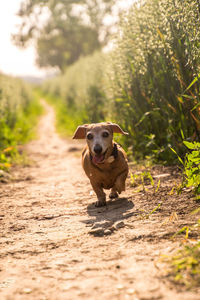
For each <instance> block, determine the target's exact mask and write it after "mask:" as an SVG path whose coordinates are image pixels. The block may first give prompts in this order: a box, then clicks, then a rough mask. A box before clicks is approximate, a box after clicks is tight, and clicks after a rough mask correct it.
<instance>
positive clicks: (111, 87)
mask: <svg viewBox="0 0 200 300" xmlns="http://www.w3.org/2000/svg"><path fill="white" fill-rule="evenodd" d="M199 24H200V17H199V5H198V1H195V0H189V1H188V0H187V1H186V0H169V1H168V0H146V1H142V0H141V1H137V4H135V5H133V7H132V8H131V9H130V11H129V12H128V13H127V14H125V15H123V16H122V18H121V23H120V25H119V31H118V37H117V38H116V42H115V47H114V49H113V50H112V51H111V53H110V54H101V53H96V54H94V55H92V56H90V57H86V58H82V59H81V60H79V61H78V62H76V63H75V64H74V65H73V66H71V67H70V68H68V69H67V70H66V72H65V74H64V75H61V76H59V77H57V78H55V79H53V80H51V81H50V82H47V83H46V85H45V90H46V91H48V92H50V93H53V94H54V96H56V97H60V98H61V99H62V105H61V106H62V109H61V110H62V111H61V114H60V115H59V117H60V120H61V121H60V124H61V126H62V123H63V124H65V123H64V119H65V116H66V115H68V116H70V118H71V119H69V118H68V120H70V124H73V123H74V124H75V125H77V115H78V116H79V117H78V121H79V122H80V123H87V122H100V121H103V120H111V121H115V122H117V123H120V125H121V126H122V127H123V128H124V129H126V130H128V131H129V133H130V135H129V138H127V137H126V140H125V141H124V142H123V141H122V142H123V143H124V144H125V146H127V147H129V148H130V150H131V151H132V152H133V153H134V155H135V156H136V158H144V157H147V156H151V157H152V158H154V159H156V160H162V161H163V162H166V163H171V162H173V161H174V154H173V152H172V151H171V150H170V147H172V148H173V149H175V150H176V151H177V153H178V154H179V155H184V153H185V152H186V148H185V147H184V146H183V143H182V140H183V139H187V140H189V141H193V140H199V136H200V121H199V119H200V118H199V116H200V99H199V97H200V96H199V88H200V87H199V80H200V71H199V57H200V51H199V49H200V26H199ZM58 102H59V103H61V102H60V101H58ZM73 120H75V122H73ZM70 126H71V127H73V125H70ZM74 127H75V126H74Z"/></svg>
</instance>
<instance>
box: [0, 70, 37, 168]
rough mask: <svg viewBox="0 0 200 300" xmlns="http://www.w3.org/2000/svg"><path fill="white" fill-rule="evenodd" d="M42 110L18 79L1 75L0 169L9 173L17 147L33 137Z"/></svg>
mask: <svg viewBox="0 0 200 300" xmlns="http://www.w3.org/2000/svg"><path fill="white" fill-rule="evenodd" d="M41 111H42V109H41V106H40V105H39V102H38V101H37V98H36V97H33V96H32V94H31V90H30V89H29V87H28V86H27V85H26V84H25V83H23V82H22V81H21V80H20V79H17V78H12V77H9V76H5V75H3V74H0V169H8V168H9V167H10V166H11V164H12V162H13V160H14V159H15V158H16V156H17V155H18V150H17V148H18V146H19V145H21V144H23V143H25V142H27V141H28V140H29V139H30V138H32V137H33V136H34V129H35V127H34V126H35V124H36V121H37V117H38V115H39V114H41Z"/></svg>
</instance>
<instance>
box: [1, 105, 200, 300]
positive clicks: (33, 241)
mask: <svg viewBox="0 0 200 300" xmlns="http://www.w3.org/2000/svg"><path fill="white" fill-rule="evenodd" d="M43 104H44V106H45V109H46V114H45V115H44V116H43V117H42V119H41V121H40V124H39V134H40V138H39V139H38V140H35V141H32V142H31V143H29V144H28V145H27V147H26V150H27V152H28V155H29V158H30V164H29V166H26V167H24V168H15V169H14V170H13V173H12V176H13V179H12V180H11V182H9V183H7V184H1V185H0V206H1V209H0V244H1V248H0V298H1V299H15V300H17V299H37V300H39V299H41V300H42V299H43V300H44V299H48V300H49V299H52V300H55V299H58V300H62V299H92V300H93V299H109V300H110V299H120V300H122V299H126V300H128V299H131V300H133V299H135V300H136V299H180V300H183V299H185V300H189V299H199V295H200V294H198V292H197V291H186V290H185V289H184V288H183V287H180V286H177V285H175V284H174V283H173V282H170V280H169V278H167V277H166V276H165V271H166V265H165V264H164V263H163V262H162V261H160V256H161V254H168V253H170V252H171V251H172V250H174V249H175V248H176V247H177V246H178V245H179V244H180V241H181V238H178V239H176V240H171V239H170V237H171V235H172V234H173V233H174V232H176V231H177V230H178V229H180V228H181V227H182V226H184V225H185V224H188V223H193V222H194V220H195V216H192V217H191V215H189V214H188V212H190V211H191V210H192V209H193V208H194V203H193V201H192V200H191V199H190V197H191V195H190V193H188V192H187V193H186V192H185V193H182V194H181V195H180V196H177V195H176V194H173V193H169V192H170V191H171V189H172V187H173V185H174V183H175V182H176V181H177V182H178V180H179V179H178V175H177V172H176V170H172V169H170V168H168V169H162V168H161V167H160V168H153V171H152V174H153V176H154V178H155V181H156V180H157V181H158V178H160V179H161V186H160V188H159V190H158V191H157V192H155V191H154V190H153V188H152V187H151V186H150V185H149V186H147V188H148V191H146V192H143V191H142V192H137V193H136V191H137V189H138V187H135V188H131V187H130V186H129V183H128V182H129V181H130V179H128V182H127V185H128V188H127V191H126V192H125V193H124V194H123V195H122V197H121V198H120V199H118V200H116V201H112V202H108V205H107V207H104V208H96V207H95V206H94V205H93V203H94V201H95V196H94V195H93V194H92V191H91V186H90V184H89V182H88V179H87V178H86V176H85V174H84V172H83V170H82V167H81V163H80V155H81V152H80V150H81V147H82V145H81V143H80V142H77V141H75V142H74V141H71V140H62V139H61V138H60V137H59V136H58V135H57V134H56V132H55V128H54V111H53V109H52V108H51V107H50V106H48V105H47V104H46V103H43ZM161 202H162V206H160V208H159V209H157V210H156V211H155V212H154V213H152V214H150V215H148V213H149V212H151V211H152V210H153V209H154V208H155V207H156V206H157V205H158V204H159V203H161ZM175 212H176V214H177V216H178V219H177V218H176V217H174V218H172V217H171V219H174V220H173V221H172V220H170V216H172V214H173V213H175ZM144 215H145V216H146V217H144ZM174 215H175V214H174ZM175 216H176V215H175Z"/></svg>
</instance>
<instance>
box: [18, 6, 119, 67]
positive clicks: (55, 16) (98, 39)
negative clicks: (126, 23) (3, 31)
mask: <svg viewBox="0 0 200 300" xmlns="http://www.w3.org/2000/svg"><path fill="white" fill-rule="evenodd" d="M114 2H116V1H115V0H27V1H24V2H22V4H21V8H20V10H19V12H18V16H19V17H20V18H21V20H22V22H21V24H20V27H19V31H18V33H17V34H15V35H14V36H13V39H14V42H15V44H17V45H18V46H21V47H26V45H27V44H28V43H29V42H30V41H34V42H35V45H36V49H37V54H38V58H37V64H38V65H39V66H40V67H49V66H51V67H58V68H59V69H60V70H61V71H63V70H64V69H65V68H66V66H67V65H70V64H72V63H74V62H75V61H76V60H77V59H78V58H79V57H80V56H82V55H88V54H90V53H92V52H94V51H95V50H97V49H99V48H101V47H103V46H104V45H106V43H107V41H108V36H109V34H110V27H109V26H106V25H105V22H104V19H105V17H107V16H110V15H111V14H112V7H113V4H114Z"/></svg>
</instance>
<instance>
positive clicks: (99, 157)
mask: <svg viewBox="0 0 200 300" xmlns="http://www.w3.org/2000/svg"><path fill="white" fill-rule="evenodd" d="M113 133H121V134H128V133H127V132H124V131H123V130H122V129H121V127H120V126H119V125H117V124H114V123H111V122H103V123H96V124H85V125H81V126H78V128H77V129H76V132H75V134H74V136H73V139H86V141H87V144H88V148H89V150H90V153H91V155H92V157H93V161H94V163H95V164H98V163H102V162H103V161H104V160H105V158H107V157H109V156H110V155H111V152H112V149H113Z"/></svg>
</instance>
